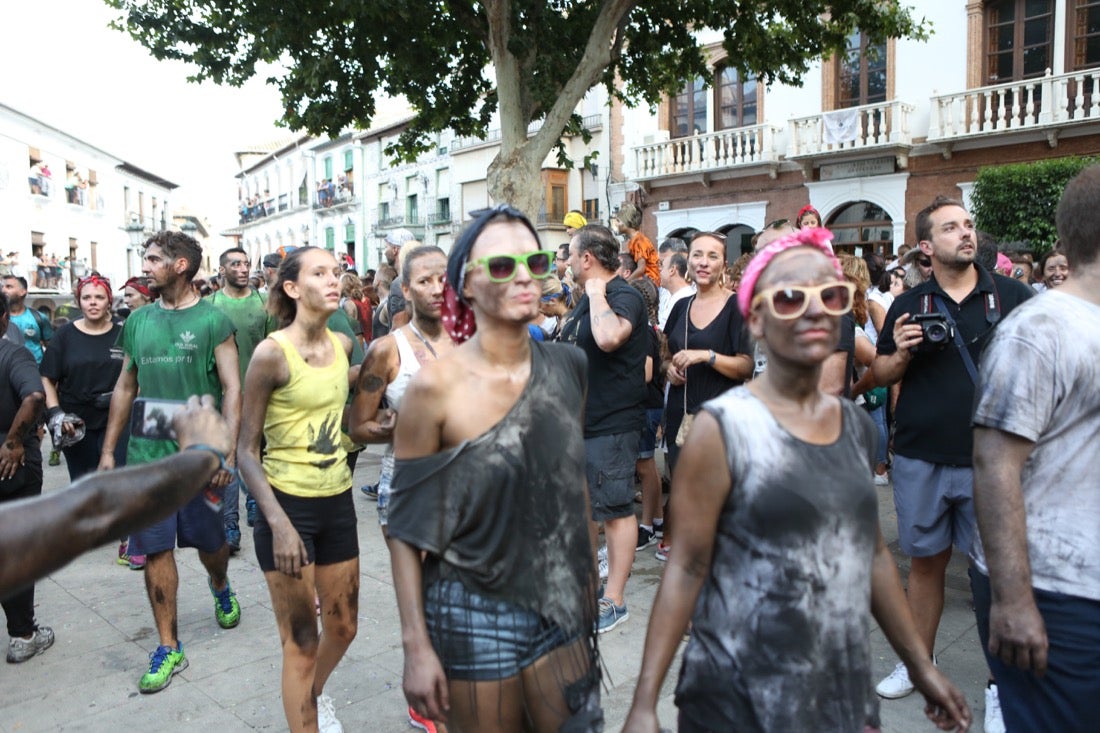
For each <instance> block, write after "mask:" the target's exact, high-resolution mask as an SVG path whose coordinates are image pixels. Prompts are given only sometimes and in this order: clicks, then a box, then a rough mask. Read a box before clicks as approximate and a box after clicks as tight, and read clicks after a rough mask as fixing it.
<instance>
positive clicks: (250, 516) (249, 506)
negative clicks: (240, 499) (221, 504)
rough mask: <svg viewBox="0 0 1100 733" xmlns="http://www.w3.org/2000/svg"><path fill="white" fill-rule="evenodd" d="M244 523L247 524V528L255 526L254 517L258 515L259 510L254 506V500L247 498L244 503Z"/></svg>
mask: <svg viewBox="0 0 1100 733" xmlns="http://www.w3.org/2000/svg"><path fill="white" fill-rule="evenodd" d="M244 510H245V521H247V522H248V526H249V527H255V526H256V516H257V515H258V514H259V513H260V508H259V507H258V506H256V500H255V499H253V498H251V497H249V498H248V499H247V500H245V502H244Z"/></svg>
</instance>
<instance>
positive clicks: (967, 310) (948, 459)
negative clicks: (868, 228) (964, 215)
mask: <svg viewBox="0 0 1100 733" xmlns="http://www.w3.org/2000/svg"><path fill="white" fill-rule="evenodd" d="M975 267H976V268H977V269H978V286H977V287H976V288H975V289H974V290H973V291H972V292H971V293H970V294H969V295H968V296H966V298H964V299H963V301H962V303H956V302H955V301H953V300H952V299H951V296H949V295H948V294H947V293H945V292H944V290H943V288H941V287H940V286H939V283H937V282H936V278H935V276H934V275H933V276H932V277H931V278H929V279H928V281H927V282H924V283H922V284H920V285H918V286H917V287H915V288H913V289H912V290H908V291H906V292H904V293H902V294H901V295H899V296H898V297H897V298H895V299H894V303H893V305H891V306H890V310H889V311H888V312H887V313H886V320H885V322H884V323H883V324H882V332H881V333H880V334H879V337H878V353H879V354H882V355H887V356H888V355H890V354H893V353H894V352H896V351H897V344H895V343H894V322H895V321H896V320H897V319H898V318H899V317H900V316H901V315H902V314H903V313H910V314H917V313H924V312H930V313H938V312H939V308H938V307H937V305H936V302H935V301H936V297H935V296H938V298H939V300H940V301H941V302H942V303H943V304H944V306H945V307H946V308H947V312H948V313H949V314H950V315H951V317H952V318H953V319H954V321H955V324H956V328H957V329H958V333H959V336H960V337H961V338H962V341H963V343H964V344H966V345H967V349H968V351H969V352H970V356H971V359H973V361H974V365H975V366H978V365H980V363H981V361H980V359H981V354H982V351H983V350H984V349H985V345H986V344H987V343H988V342H989V339H990V337H991V336H992V335H993V328H994V326H995V325H996V324H995V323H991V322H990V321H991V320H992V319H993V318H995V317H996V315H995V314H997V313H999V316H1000V318H999V320H1004V318H1005V316H1007V315H1008V314H1009V313H1010V312H1012V309H1013V308H1015V307H1016V306H1018V305H1019V304H1020V303H1023V302H1024V301H1025V300H1027V299H1028V298H1030V297H1031V296H1033V295H1034V294H1035V291H1034V290H1032V289H1031V288H1029V287H1028V286H1027V285H1025V284H1023V283H1021V282H1019V281H1017V280H1012V279H1010V278H1007V277H1004V276H1002V275H997V274H990V273H989V272H988V271H987V270H985V269H984V268H982V267H981V266H980V265H975ZM994 288H996V298H995V300H996V301H997V302H996V304H995V305H994V304H993V303H992V302H991V300H992V299H993V296H994ZM925 295H929V296H933V297H931V298H928V299H927V300H931V301H932V302H931V303H929V304H928V309H927V311H926V310H925V307H924V306H925V303H924V301H925V300H926V299H925V298H923V297H922V296H925ZM973 407H974V382H973V380H972V379H971V378H970V374H969V372H967V369H966V364H965V362H964V361H963V358H962V356H960V354H959V350H958V347H957V346H956V345H955V342H954V341H951V342H950V343H949V344H947V346H945V347H944V348H943V349H940V350H938V351H925V350H918V351H917V352H916V353H914V354H913V358H912V360H911V361H910V362H909V366H908V367H907V368H906V370H905V374H904V375H903V376H902V378H901V392H900V394H899V395H898V404H897V409H896V411H895V419H896V421H897V431H896V433H895V435H894V450H895V452H896V453H897V454H898V455H902V456H905V457H907V458H916V459H918V460H922V461H927V462H929V463H941V464H945V465H950V466H969V465H971V462H972V454H973V452H974V437H973V432H972V431H971V428H970V414H971V411H972V410H973Z"/></svg>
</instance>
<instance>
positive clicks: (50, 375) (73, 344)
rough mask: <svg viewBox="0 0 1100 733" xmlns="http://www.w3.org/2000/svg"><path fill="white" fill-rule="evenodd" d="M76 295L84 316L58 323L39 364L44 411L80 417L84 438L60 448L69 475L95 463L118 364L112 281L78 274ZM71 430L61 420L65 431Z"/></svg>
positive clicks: (89, 468) (118, 462)
mask: <svg viewBox="0 0 1100 733" xmlns="http://www.w3.org/2000/svg"><path fill="white" fill-rule="evenodd" d="M76 299H77V304H78V305H79V306H80V312H81V314H82V315H83V318H80V319H78V320H76V321H73V322H72V323H69V324H67V325H65V326H62V327H61V328H60V329H58V331H57V334H56V335H55V336H54V337H53V339H52V340H51V341H50V345H49V348H47V349H46V353H45V355H44V356H43V357H42V365H41V367H40V371H41V373H42V386H43V387H44V388H45V392H46V411H47V414H48V415H50V416H51V417H52V416H53V415H55V414H58V413H66V414H71V415H76V416H77V417H79V418H80V419H81V420H83V421H84V431H85V433H84V438H83V439H82V440H80V441H79V442H77V443H75V444H73V445H70V446H67V447H65V448H62V451H63V452H64V453H65V463H66V464H67V465H68V467H69V479H70V480H71V481H76V480H77V479H78V478H80V477H81V476H83V475H85V474H87V473H91V472H92V471H94V470H96V467H97V466H98V465H99V453H100V450H101V449H102V447H103V436H104V435H105V434H106V431H107V413H108V411H109V410H110V406H111V392H112V391H113V390H114V388H115V382H116V381H118V374H119V372H120V371H121V370H122V350H121V349H119V348H118V347H116V346H115V342H116V341H117V340H118V334H119V333H120V332H121V331H122V326H120V325H119V324H117V323H115V322H114V321H113V320H112V318H111V283H110V282H109V281H108V280H107V279H106V278H104V277H101V276H99V275H91V276H89V277H85V278H81V279H80V280H79V281H77V284H76ZM72 430H73V428H72V425H71V424H70V423H66V424H65V432H66V433H69V434H71V433H72ZM118 445H119V446H120V450H119V451H117V453H119V455H117V456H116V457H115V465H118V466H122V465H125V463H126V460H125V459H126V451H125V447H126V441H125V440H120V441H119V442H118Z"/></svg>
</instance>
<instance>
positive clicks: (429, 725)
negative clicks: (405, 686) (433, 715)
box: [409, 708, 439, 733]
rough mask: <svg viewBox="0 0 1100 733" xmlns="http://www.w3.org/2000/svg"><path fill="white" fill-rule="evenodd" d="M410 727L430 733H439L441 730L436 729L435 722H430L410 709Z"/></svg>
mask: <svg viewBox="0 0 1100 733" xmlns="http://www.w3.org/2000/svg"><path fill="white" fill-rule="evenodd" d="M409 725H411V726H412V727H414V728H419V729H420V730H425V731H427V732H428V733H439V728H437V727H436V725H435V722H433V721H431V720H428V719H427V718H425V717H423V716H421V715H417V713H416V711H415V710H413V709H412V708H409Z"/></svg>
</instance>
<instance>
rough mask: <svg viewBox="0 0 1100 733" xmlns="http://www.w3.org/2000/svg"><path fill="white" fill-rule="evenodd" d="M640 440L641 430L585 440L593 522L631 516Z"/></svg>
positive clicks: (632, 513)
mask: <svg viewBox="0 0 1100 733" xmlns="http://www.w3.org/2000/svg"><path fill="white" fill-rule="evenodd" d="M640 437H641V432H640V431H638V430H631V431H630V432H626V433H615V434H614V435H600V436H597V437H595V438H585V439H584V452H585V478H587V479H588V498H589V501H591V502H592V520H593V521H596V522H606V521H607V520H608V519H618V518H619V517H626V516H634V468H635V464H636V463H637V460H638V441H639V438H640Z"/></svg>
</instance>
